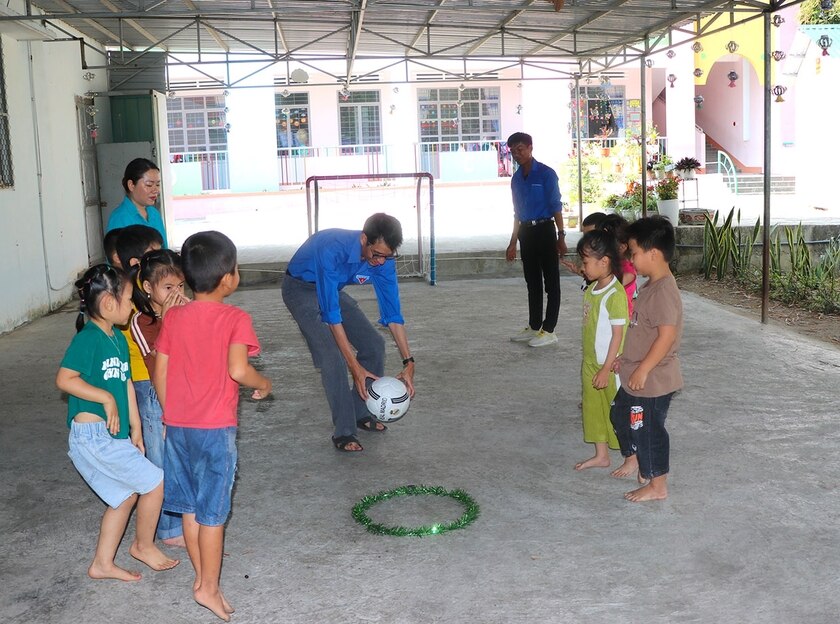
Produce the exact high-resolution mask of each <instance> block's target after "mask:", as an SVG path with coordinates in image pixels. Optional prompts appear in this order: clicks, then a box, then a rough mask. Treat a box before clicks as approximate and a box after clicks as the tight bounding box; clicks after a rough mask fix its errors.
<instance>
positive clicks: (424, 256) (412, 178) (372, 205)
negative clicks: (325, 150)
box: [306, 173, 436, 285]
mask: <svg viewBox="0 0 840 624" xmlns="http://www.w3.org/2000/svg"><path fill="white" fill-rule="evenodd" d="M306 212H307V218H308V222H309V234H310V235H312V234H314V233H315V232H317V231H319V230H325V229H328V228H344V229H348V230H358V229H360V228H361V227H362V224H363V223H364V222H365V219H367V218H368V217H369V216H370V215H372V214H374V213H377V212H385V213H387V214H389V215H392V216H394V217H396V218H397V219H399V221H400V223H401V224H402V230H403V244H402V247H400V249H399V250H398V252H399V257H398V258H397V260H396V263H397V274H398V275H399V276H401V277H418V276H419V277H422V278H424V279H425V280H426V281H428V282H429V283H430V284H432V285H434V283H435V280H436V270H435V231H434V178H433V177H432V176H431V174H429V173H387V174H367V173H363V174H353V175H333V176H311V177H309V178H307V180H306Z"/></svg>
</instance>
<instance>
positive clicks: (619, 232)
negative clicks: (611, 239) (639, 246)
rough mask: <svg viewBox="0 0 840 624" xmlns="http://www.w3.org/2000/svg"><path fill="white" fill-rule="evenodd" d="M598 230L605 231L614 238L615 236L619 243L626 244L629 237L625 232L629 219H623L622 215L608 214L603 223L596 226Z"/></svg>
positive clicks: (602, 220)
mask: <svg viewBox="0 0 840 624" xmlns="http://www.w3.org/2000/svg"><path fill="white" fill-rule="evenodd" d="M595 227H596V229H598V230H604V231H605V232H609V233H610V234H612V235H613V236H615V240H616V241H617V242H618V243H626V242H627V236H626V232H625V230H626V229H627V219H625V218H624V217H622V216H621V215H620V214H615V213H613V214H608V215H604V218H603V219H601V222H600V223H599V224H598V225H597V226H595Z"/></svg>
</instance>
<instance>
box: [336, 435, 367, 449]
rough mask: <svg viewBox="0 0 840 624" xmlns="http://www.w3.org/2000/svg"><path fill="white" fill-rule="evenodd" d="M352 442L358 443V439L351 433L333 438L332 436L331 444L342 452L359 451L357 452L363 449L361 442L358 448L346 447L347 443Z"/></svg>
mask: <svg viewBox="0 0 840 624" xmlns="http://www.w3.org/2000/svg"><path fill="white" fill-rule="evenodd" d="M354 442H355V443H356V444H359V440H358V439H357V438H356V436H352V435H350V436H338V437H335V436H333V438H332V443H333V446H335V448H336V449H337V450H339V451H341V452H342V453H359V452H361V451H363V450H365V449H364V448H363V447H362V445H361V444H359V448H358V449H349V448H347V446H348V445H349V444H353V443H354Z"/></svg>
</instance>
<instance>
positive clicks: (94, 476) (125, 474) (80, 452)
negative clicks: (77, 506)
mask: <svg viewBox="0 0 840 624" xmlns="http://www.w3.org/2000/svg"><path fill="white" fill-rule="evenodd" d="M67 454H68V455H69V456H70V459H71V460H72V461H73V465H74V466H75V467H76V470H78V471H79V474H80V475H82V478H83V479H84V480H85V482H86V483H87V484H88V485H89V486H90V489H92V490H93V491H94V492H96V495H97V496H99V498H101V499H102V500H103V501H105V502H106V503H107V504H108V506H109V507H113V508H114V509H116V508H117V507H119V506H120V505H122V504H123V503H124V502H125V501H126V499H128V497H130V496H131V495H132V494H134V493H135V492H136V493H138V494H148V493H149V492H151V491H152V490H154V489H155V488H156V487H157V486H158V485H160V482H161V481H162V480H163V471H162V470H161V469H160V468H158V467H157V466H155V465H154V464H153V463H152V462H150V461H149V460H148V459H146V457H145V456H144V455H143V453H141V452H140V450H139V449H138V448H137V447H136V446H134V445H133V444H132V443H131V440H130V439H128V438H126V439H122V440H117V439H114V438H112V437H111V434H110V433H108V429H107V428H106V427H105V421H104V420H103V421H100V422H95V423H78V422H73V423H71V424H70V450H69V451H68V453H67Z"/></svg>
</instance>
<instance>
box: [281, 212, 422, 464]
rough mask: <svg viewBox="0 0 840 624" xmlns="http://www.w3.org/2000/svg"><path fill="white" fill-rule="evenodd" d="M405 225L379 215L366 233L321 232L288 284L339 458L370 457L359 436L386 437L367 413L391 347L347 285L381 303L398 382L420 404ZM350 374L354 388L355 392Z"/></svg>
mask: <svg viewBox="0 0 840 624" xmlns="http://www.w3.org/2000/svg"><path fill="white" fill-rule="evenodd" d="M402 241H403V235H402V226H401V225H400V222H399V221H397V219H395V218H394V217H392V216H390V215H387V214H384V213H381V212H380V213H377V214H375V215H372V216H371V217H369V218H368V220H367V221H365V225H364V229H362V230H361V231H359V230H339V229H330V230H322V231H320V232H316V233H315V234H313V235H312V236H310V237H309V239H308V240H307V241H306V242H305V243H304V244H303V245H301V247H300V249H298V250H297V251H296V252H295V255H294V256H293V257H292V259H291V261H290V262H289V266H288V268H287V270H286V276H285V277H284V278H283V286H282V292H283V302H284V303H285V304H286V307H287V308H288V309H289V312H291V313H292V316H293V317H294V319H295V321H297V324H298V326H299V327H300V331H301V333H302V334H303V336H304V338H306V344H307V345H308V346H309V351H310V353H311V354H312V361H313V362H314V364H315V367H316V368H318V369H320V371H321V382H322V383H323V385H324V390H325V391H326V394H327V402H328V403H329V406H330V411H331V412H332V419H333V425H334V426H335V432H334V435H333V437H332V441H333V445H335V448H337V449H338V450H340V451H345V452H358V451H361V450H363V449H362V445H361V444H359V440H358V438H356V430H357V428H358V429H364V430H365V431H370V432H373V433H382V432H384V431H385V429H386V427H385V425H383V424H382V423H380V422H379V421H376V420H374V419H373V418H372V417H371V415H370V412H368V409H367V406H366V405H365V399H367V388H366V385H365V381H366V379H368V378H373V379H378V378H379V377H381V376H382V375H383V374H384V371H385V340H383V338H382V336H380V335H379V332H378V331H377V330H376V328H375V327H374V326H373V325H372V324H371V322H370V321H369V320H368V319H367V317H366V316H365V315H364V313H363V312H362V311H361V309H360V308H359V304H358V303H357V302H356V300H355V299H353V298H352V297H351V296H350V295H348V294H347V293H346V292H345V291H344V290H343V289H344V287H345V286H346V285H347V284H372V285H373V289H374V291H375V292H376V299H377V301H378V303H379V314H380V318H379V322H380V323H381V324H382V325H385V326H387V327H388V329H389V330H390V331H391V335H392V336H393V337H394V342H395V343H396V345H397V349H399V352H400V356H401V357H402V363H403V370H402V372H401V373H400V374H399V375H397V377H398V378H400V379H402V380H403V382H405V385H406V386H407V387H408V392H409V395H410V396H414V358H413V357H412V355H411V349H410V348H409V346H408V337H407V335H406V332H405V320H404V319H403V317H402V314H401V312H400V293H399V288H398V286H397V268H396V262H395V257H396V252H397V249H398V248H399V246H400V245H402ZM348 369H349V371H350V374H351V375H352V377H353V385H352V386H351V385H349V384H348V380H347V372H348Z"/></svg>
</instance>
